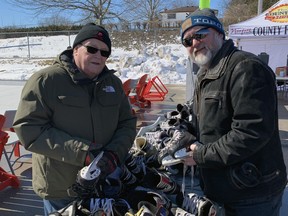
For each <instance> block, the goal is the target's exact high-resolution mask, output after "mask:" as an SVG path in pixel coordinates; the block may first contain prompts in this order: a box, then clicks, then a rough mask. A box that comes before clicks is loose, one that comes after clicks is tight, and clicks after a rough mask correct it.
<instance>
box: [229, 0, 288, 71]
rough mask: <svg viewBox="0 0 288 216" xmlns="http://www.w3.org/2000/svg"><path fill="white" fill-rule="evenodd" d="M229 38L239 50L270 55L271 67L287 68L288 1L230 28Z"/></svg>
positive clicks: (282, 1)
mask: <svg viewBox="0 0 288 216" xmlns="http://www.w3.org/2000/svg"><path fill="white" fill-rule="evenodd" d="M228 35H229V37H230V38H232V39H233V40H234V41H236V43H237V45H238V47H239V49H242V50H245V51H249V52H252V53H254V54H256V55H258V54H260V53H262V52H265V53H267V54H268V55H269V66H270V67H271V68H272V69H273V70H274V71H275V69H276V67H279V66H286V64H287V60H288V59H287V54H288V0H281V1H279V2H277V3H276V4H274V5H273V6H272V7H270V8H269V9H268V10H266V11H265V12H263V13H262V14H260V15H258V16H256V17H254V18H251V19H249V20H247V21H244V22H240V23H237V24H233V25H230V26H229V34H228Z"/></svg>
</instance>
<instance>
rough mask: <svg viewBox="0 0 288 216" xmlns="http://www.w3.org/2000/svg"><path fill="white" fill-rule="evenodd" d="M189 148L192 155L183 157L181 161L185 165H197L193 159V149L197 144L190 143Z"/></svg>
mask: <svg viewBox="0 0 288 216" xmlns="http://www.w3.org/2000/svg"><path fill="white" fill-rule="evenodd" d="M189 148H190V150H191V151H192V154H191V155H192V156H191V157H187V158H185V159H184V160H183V163H184V164H185V165H187V166H194V165H197V164H196V162H195V160H194V159H193V151H195V150H196V148H197V145H196V144H192V145H190V147H189Z"/></svg>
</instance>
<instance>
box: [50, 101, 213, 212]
mask: <svg viewBox="0 0 288 216" xmlns="http://www.w3.org/2000/svg"><path fill="white" fill-rule="evenodd" d="M191 116H192V115H191V109H190V104H188V103H187V104H184V105H182V104H178V105H177V107H176V110H174V111H172V112H169V113H166V114H165V115H164V120H163V121H162V122H161V123H159V124H157V125H155V127H154V128H153V129H151V130H150V131H149V132H146V133H144V134H140V135H139V133H138V135H137V137H136V139H135V142H134V144H133V146H132V148H131V149H130V151H129V154H128V157H127V158H126V161H125V164H124V165H123V166H122V167H118V169H116V171H115V172H113V173H112V174H110V175H109V176H107V178H106V179H105V181H100V180H99V179H100V178H99V176H100V175H101V171H100V169H99V168H98V167H97V162H98V161H99V160H100V159H101V156H102V155H101V154H99V155H98V156H97V157H96V158H95V159H94V160H93V161H92V162H91V164H90V165H89V166H86V167H84V168H82V169H81V170H80V171H79V173H78V176H77V179H76V183H75V184H74V185H73V186H72V187H71V188H70V189H69V194H70V195H71V196H72V197H75V201H74V202H72V203H71V204H70V205H68V206H67V207H66V208H64V209H61V210H59V211H57V212H55V213H52V214H50V215H69V216H70V215H71V216H72V215H73V216H74V215H93V216H96V215H102V216H103V215H106V216H144V215H145V216H160V215H161V216H172V215H177V216H184V215H185V216H189V215H191V216H193V215H194V216H200V215H201V216H208V215H209V216H212V215H216V210H215V208H214V204H213V203H212V202H211V201H210V200H208V199H206V198H205V197H203V196H199V195H197V194H196V193H185V189H184V188H183V185H182V187H181V186H180V184H179V183H178V182H177V181H176V178H175V177H176V176H179V175H180V176H181V175H182V174H183V172H184V175H185V173H189V172H191V170H192V172H193V173H194V171H193V169H186V168H184V166H183V163H182V160H183V159H184V158H185V157H188V156H189V150H188V147H189V146H187V144H189V143H190V142H191V141H193V140H192V139H193V137H194V136H193V135H192V133H193V126H192V124H191ZM171 149H173V152H175V154H174V155H173V156H171V155H170V153H171ZM193 173H192V174H193ZM184 187H185V185H184Z"/></svg>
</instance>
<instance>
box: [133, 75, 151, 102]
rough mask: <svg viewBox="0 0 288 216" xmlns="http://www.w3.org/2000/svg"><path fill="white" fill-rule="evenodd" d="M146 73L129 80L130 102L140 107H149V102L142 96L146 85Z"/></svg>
mask: <svg viewBox="0 0 288 216" xmlns="http://www.w3.org/2000/svg"><path fill="white" fill-rule="evenodd" d="M147 78H148V74H144V75H142V76H141V77H140V78H139V79H136V80H131V92H130V94H129V99H130V103H131V104H133V105H135V106H138V107H140V108H145V107H151V102H150V101H149V100H145V99H144V98H143V97H142V94H143V91H144V89H145V88H146V85H147Z"/></svg>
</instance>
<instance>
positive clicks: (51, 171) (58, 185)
mask: <svg viewBox="0 0 288 216" xmlns="http://www.w3.org/2000/svg"><path fill="white" fill-rule="evenodd" d="M72 59H73V58H72V50H66V51H64V52H63V53H61V54H60V55H59V57H58V58H57V60H56V61H55V63H54V64H53V65H52V66H49V67H47V68H45V69H43V70H40V71H39V72H36V73H35V74H33V75H32V77H31V78H30V79H29V80H28V81H27V83H26V85H25V86H24V88H23V91H22V95H21V99H20V103H19V107H18V109H17V112H16V116H15V119H14V129H15V132H16V134H17V136H18V137H19V140H20V141H21V143H22V144H23V146H24V147H25V148H26V149H27V150H29V151H31V152H32V153H33V154H32V155H33V156H32V167H33V188H34V190H35V192H36V193H37V194H38V195H39V196H40V197H42V198H45V199H54V198H55V199H60V198H67V197H68V195H67V188H68V187H70V186H71V185H72V184H73V183H75V180H76V175H77V172H78V171H79V169H81V168H82V167H83V165H84V162H85V158H86V155H87V151H88V148H89V146H90V145H91V144H93V145H95V146H96V147H97V148H98V149H99V151H100V150H109V151H113V152H114V153H115V154H116V155H117V156H118V157H119V159H120V161H121V162H123V161H124V158H125V156H126V154H127V152H128V150H129V149H130V147H131V146H132V143H133V141H134V138H135V135H136V117H135V116H133V115H132V112H131V107H130V104H129V101H128V99H127V97H126V96H125V94H124V92H123V88H122V82H121V80H120V79H119V78H118V77H116V76H115V75H114V74H113V73H114V72H115V71H113V70H108V68H107V67H105V68H104V70H103V71H102V73H101V74H100V75H99V76H98V78H97V80H90V79H88V78H87V77H86V76H85V75H84V74H83V73H81V72H80V71H78V69H77V67H76V66H75V64H74V63H73V60H72Z"/></svg>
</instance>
